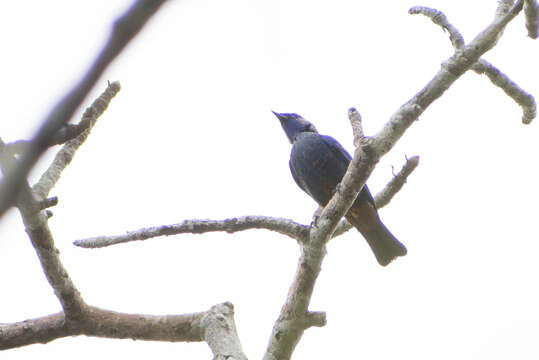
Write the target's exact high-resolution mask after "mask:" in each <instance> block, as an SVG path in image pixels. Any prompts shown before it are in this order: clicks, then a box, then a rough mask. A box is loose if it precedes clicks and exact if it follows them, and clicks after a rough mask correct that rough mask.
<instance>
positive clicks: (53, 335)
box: [0, 312, 79, 350]
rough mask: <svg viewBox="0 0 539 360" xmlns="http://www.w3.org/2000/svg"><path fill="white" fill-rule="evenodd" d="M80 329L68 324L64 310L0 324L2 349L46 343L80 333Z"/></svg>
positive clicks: (0, 344)
mask: <svg viewBox="0 0 539 360" xmlns="http://www.w3.org/2000/svg"><path fill="white" fill-rule="evenodd" d="M77 330H78V329H76V328H73V327H71V326H68V325H67V323H66V321H65V315H64V313H63V312H59V313H56V314H52V315H48V316H44V317H41V318H37V319H31V320H25V321H21V322H18V323H13V324H2V325H0V350H6V349H13V348H17V347H21V346H25V345H30V344H37V343H41V344H45V343H48V342H49V341H52V340H54V339H58V338H62V337H66V336H73V335H78V334H79V333H78V331H77Z"/></svg>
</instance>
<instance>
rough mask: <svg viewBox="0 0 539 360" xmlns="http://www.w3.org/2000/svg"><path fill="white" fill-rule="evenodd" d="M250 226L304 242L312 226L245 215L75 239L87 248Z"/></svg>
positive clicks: (196, 220)
mask: <svg viewBox="0 0 539 360" xmlns="http://www.w3.org/2000/svg"><path fill="white" fill-rule="evenodd" d="M250 229H266V230H270V231H275V232H278V233H280V234H283V235H287V236H289V237H291V238H293V239H296V240H297V241H298V242H300V243H302V242H304V241H305V239H307V237H308V236H309V227H308V226H306V225H301V224H298V223H296V222H294V221H292V220H288V219H283V218H273V217H268V216H242V217H238V218H230V219H225V220H199V219H193V220H184V221H182V222H181V223H178V224H172V225H162V226H156V227H148V228H142V229H138V230H135V231H130V232H128V233H127V234H122V235H114V236H97V237H93V238H88V239H81V240H76V241H74V242H73V243H74V244H75V245H77V246H80V247H84V248H99V247H105V246H110V245H116V244H122V243H126V242H130V241H136V240H146V239H150V238H154V237H157V236H170V235H178V234H204V233H207V232H216V231H225V232H227V233H235V232H238V231H245V230H250Z"/></svg>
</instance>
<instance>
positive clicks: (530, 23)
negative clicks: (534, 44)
mask: <svg viewBox="0 0 539 360" xmlns="http://www.w3.org/2000/svg"><path fill="white" fill-rule="evenodd" d="M524 15H525V18H526V29H527V30H528V36H529V37H530V38H532V39H537V32H538V30H539V29H538V26H539V21H538V17H539V5H538V4H537V1H536V0H526V1H524Z"/></svg>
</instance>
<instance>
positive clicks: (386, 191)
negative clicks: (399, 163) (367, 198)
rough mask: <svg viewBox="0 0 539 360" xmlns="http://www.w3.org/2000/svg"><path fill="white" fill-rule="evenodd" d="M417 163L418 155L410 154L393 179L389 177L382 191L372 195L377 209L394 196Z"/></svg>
mask: <svg viewBox="0 0 539 360" xmlns="http://www.w3.org/2000/svg"><path fill="white" fill-rule="evenodd" d="M417 165H419V156H412V157H411V158H409V159H406V164H404V166H403V167H402V169H401V171H399V172H398V173H397V174H396V175H395V176H393V179H391V181H389V183H388V184H387V185H386V186H385V187H384V188H383V189H382V191H380V192H379V193H378V194H376V196H375V197H374V203H375V204H376V208H377V209H380V208H382V207H384V206H386V205H387V204H388V203H389V202H390V201H391V199H392V198H393V196H395V194H396V193H398V192H399V191H400V189H402V187H403V186H404V184H405V183H406V180H407V179H408V176H410V174H411V173H412V172H413V171H414V170H415V169H416V167H417Z"/></svg>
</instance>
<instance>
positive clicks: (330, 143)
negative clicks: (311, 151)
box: [320, 135, 352, 165]
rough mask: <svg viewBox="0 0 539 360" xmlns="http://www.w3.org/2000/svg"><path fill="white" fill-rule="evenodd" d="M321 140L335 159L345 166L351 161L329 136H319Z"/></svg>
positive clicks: (340, 146) (339, 145) (348, 155)
mask: <svg viewBox="0 0 539 360" xmlns="http://www.w3.org/2000/svg"><path fill="white" fill-rule="evenodd" d="M320 137H321V138H322V140H324V142H325V143H326V145H327V146H328V147H329V149H330V150H331V151H332V152H333V154H334V155H335V156H336V157H337V159H339V160H342V161H345V162H346V164H347V165H348V163H349V162H350V161H351V160H352V157H351V156H350V154H348V152H347V151H346V150H345V149H344V148H343V147H342V145H341V144H339V142H338V141H337V140H335V139H334V138H332V137H331V136H327V135H320Z"/></svg>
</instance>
